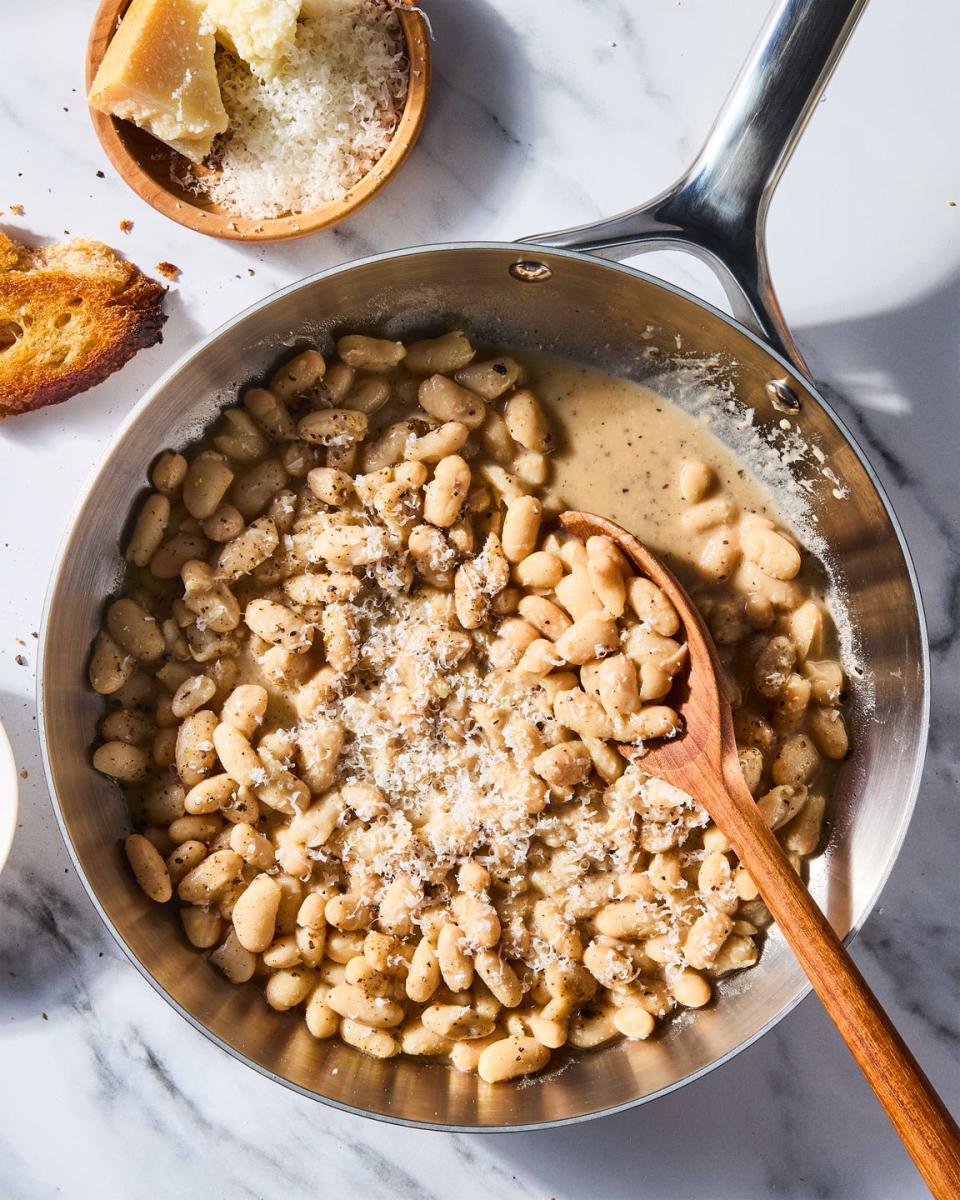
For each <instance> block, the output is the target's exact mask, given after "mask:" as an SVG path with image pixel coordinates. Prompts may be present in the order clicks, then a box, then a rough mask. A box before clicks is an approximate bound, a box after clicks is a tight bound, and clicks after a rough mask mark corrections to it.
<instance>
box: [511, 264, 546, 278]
mask: <svg viewBox="0 0 960 1200" xmlns="http://www.w3.org/2000/svg"><path fill="white" fill-rule="evenodd" d="M510 274H511V275H512V276H513V277H514V279H519V280H520V282H521V283H546V281H547V280H548V279H549V278H550V277H551V276H552V275H553V271H551V270H550V268H549V267H548V266H547V264H546V263H542V262H529V261H521V262H515V263H511V264H510Z"/></svg>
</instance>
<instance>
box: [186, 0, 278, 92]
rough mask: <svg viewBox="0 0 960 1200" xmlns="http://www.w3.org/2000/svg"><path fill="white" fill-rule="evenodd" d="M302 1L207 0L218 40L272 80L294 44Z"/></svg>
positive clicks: (256, 71) (263, 76) (265, 77)
mask: <svg viewBox="0 0 960 1200" xmlns="http://www.w3.org/2000/svg"><path fill="white" fill-rule="evenodd" d="M300 3H301V0H206V6H207V14H208V16H209V17H210V19H211V20H212V21H213V23H214V25H216V27H217V40H218V41H219V42H221V43H222V44H223V45H224V46H226V47H227V49H228V50H230V51H232V52H233V53H234V54H235V55H236V56H237V58H241V59H243V61H244V62H245V63H246V64H247V65H248V66H249V67H250V68H251V69H252V70H253V72H254V73H255V74H256V75H259V77H260V78H261V79H271V78H273V76H274V75H275V74H276V72H277V68H278V67H279V65H280V63H281V62H282V60H283V58H284V56H285V55H286V54H288V53H289V52H290V50H291V48H292V46H293V42H294V38H295V37H296V33H297V17H298V16H299V15H300Z"/></svg>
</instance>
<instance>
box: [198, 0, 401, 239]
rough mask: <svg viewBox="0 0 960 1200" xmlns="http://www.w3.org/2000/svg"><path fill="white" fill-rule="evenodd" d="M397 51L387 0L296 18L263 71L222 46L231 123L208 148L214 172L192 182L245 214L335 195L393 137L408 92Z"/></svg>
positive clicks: (343, 1)
mask: <svg viewBox="0 0 960 1200" xmlns="http://www.w3.org/2000/svg"><path fill="white" fill-rule="evenodd" d="M318 11H319V10H318ZM403 51H404V44H403V35H402V31H401V29H400V24H399V20H398V18H397V16H396V14H395V13H394V12H393V9H392V7H391V6H390V5H388V4H386V3H385V2H384V0H339V3H337V4H336V5H327V6H325V9H324V10H323V12H322V16H320V15H318V16H317V17H316V18H308V19H307V20H304V21H301V23H300V24H299V25H298V26H297V33H296V39H295V42H294V44H293V46H292V48H291V49H290V50H289V52H288V53H287V54H286V56H285V57H284V59H283V60H282V61H281V62H280V63H279V64H278V66H277V68H276V71H275V74H272V75H271V76H270V77H268V78H259V77H258V76H257V75H256V74H255V73H254V72H253V71H251V69H250V68H249V67H248V66H247V64H246V63H244V62H242V61H241V60H240V59H239V58H237V57H236V56H235V55H233V54H231V53H230V52H229V51H227V50H220V51H219V52H218V55H217V73H218V76H219V79H220V91H221V96H222V98H223V104H224V108H225V109H226V112H227V118H228V121H229V125H228V129H227V132H226V133H225V134H224V135H223V136H222V137H221V138H220V139H218V142H217V145H216V146H215V148H214V154H213V159H212V163H213V165H214V166H215V167H216V168H217V170H216V171H214V172H212V173H211V174H209V175H207V176H205V177H204V178H202V179H198V180H196V181H195V183H194V186H195V187H196V188H198V189H201V190H203V191H205V192H206V193H207V194H208V195H209V197H210V199H211V200H213V201H215V202H216V203H217V204H220V205H222V206H223V207H224V208H226V209H227V210H228V211H229V212H231V213H234V214H235V215H237V216H243V217H248V218H260V217H277V216H282V215H284V214H285V213H296V212H304V211H306V210H309V209H312V208H316V207H318V206H319V205H321V204H326V203H329V202H331V201H335V200H339V199H341V198H342V197H343V196H344V195H345V193H346V192H347V191H348V190H349V189H350V188H351V187H353V186H354V185H355V184H356V183H359V181H360V180H361V179H362V178H363V176H364V175H366V174H367V172H368V171H369V170H370V169H371V167H373V165H374V164H375V163H376V162H377V160H378V159H379V158H380V157H381V155H382V154H383V153H384V151H385V150H386V149H387V147H388V146H389V144H390V139H391V138H392V136H393V133H394V130H395V129H396V127H397V122H398V121H399V118H400V114H401V112H402V109H403V102H404V99H405V97H406V92H407V82H408V65H407V60H406V58H405V56H404V52H403Z"/></svg>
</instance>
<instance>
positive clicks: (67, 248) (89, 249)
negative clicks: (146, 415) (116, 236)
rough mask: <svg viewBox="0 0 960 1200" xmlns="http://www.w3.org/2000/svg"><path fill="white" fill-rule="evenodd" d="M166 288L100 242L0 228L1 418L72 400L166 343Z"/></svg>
mask: <svg viewBox="0 0 960 1200" xmlns="http://www.w3.org/2000/svg"><path fill="white" fill-rule="evenodd" d="M166 290H167V289H166V288H165V287H163V285H162V284H160V283H157V281H156V280H155V279H150V278H148V277H147V276H146V275H144V274H143V273H142V272H141V271H140V270H138V268H137V267H135V266H134V265H133V264H132V263H128V262H126V261H125V260H124V259H122V258H120V256H119V255H117V254H116V253H115V252H114V251H113V250H111V249H110V247H109V246H105V245H103V243H102V242H90V241H85V240H84V239H82V238H75V239H74V240H73V241H70V242H64V243H62V244H60V245H56V246H44V247H40V248H39V249H33V248H31V247H28V246H22V245H20V244H18V243H16V242H14V241H12V239H10V238H8V237H6V236H5V235H4V234H0V418H2V417H6V416H12V415H13V414H15V413H22V412H29V411H31V410H33V409H36V408H43V407H44V406H45V405H47V404H57V403H59V402H60V401H61V400H67V399H69V397H70V396H74V395H76V394H77V392H82V391H85V390H86V389H87V388H90V387H93V386H94V384H97V383H100V382H101V381H102V380H104V379H106V378H107V376H108V375H112V374H113V372H114V371H116V370H118V369H119V368H120V367H122V366H123V364H124V363H125V362H127V361H128V360H129V359H130V358H132V357H133V356H134V354H136V353H137V351H138V350H143V349H145V348H146V347H147V346H153V345H154V344H156V343H157V342H159V341H162V336H161V332H160V330H161V327H162V326H163V323H164V321H165V320H166V316H165V314H164V312H163V297H164V295H165V294H166Z"/></svg>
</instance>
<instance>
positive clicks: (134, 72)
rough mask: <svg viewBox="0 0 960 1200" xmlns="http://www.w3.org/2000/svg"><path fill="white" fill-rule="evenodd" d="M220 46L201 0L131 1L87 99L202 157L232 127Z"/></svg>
mask: <svg viewBox="0 0 960 1200" xmlns="http://www.w3.org/2000/svg"><path fill="white" fill-rule="evenodd" d="M215 53H216V43H215V39H214V33H213V26H212V23H211V22H210V20H209V19H208V18H207V16H206V14H205V12H204V8H203V5H202V2H201V0H133V3H132V4H131V5H130V7H129V8H128V9H127V12H126V15H125V16H124V18H123V20H122V21H121V22H120V28H119V29H118V30H117V32H116V34H115V35H114V37H113V40H112V41H111V42H110V45H109V46H108V47H107V51H106V53H105V54H104V56H103V61H102V62H101V63H100V69H99V70H98V71H97V75H96V78H95V79H94V81H93V87H92V88H91V89H90V95H89V96H88V97H87V103H88V104H89V105H90V107H91V108H95V109H97V110H98V111H99V112H104V113H109V114H110V115H111V116H114V117H119V118H120V119H121V120H124V121H133V122H134V124H136V125H139V126H140V128H141V129H145V130H146V131H147V132H148V133H150V134H152V135H153V136H154V137H155V138H159V139H160V141H162V142H166V143H167V145H168V146H172V147H173V149H174V150H177V151H178V152H179V153H180V154H184V155H186V157H187V158H189V159H191V160H192V161H193V162H201V161H202V160H203V159H204V158H205V157H206V156H207V155H208V154H209V153H210V148H211V146H212V144H213V139H214V137H215V136H216V135H217V134H218V133H222V132H223V131H224V130H225V129H226V127H227V114H226V111H225V110H224V107H223V103H222V101H221V99H220V84H219V82H218V81H217V72H216V67H215V65H214V55H215Z"/></svg>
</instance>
